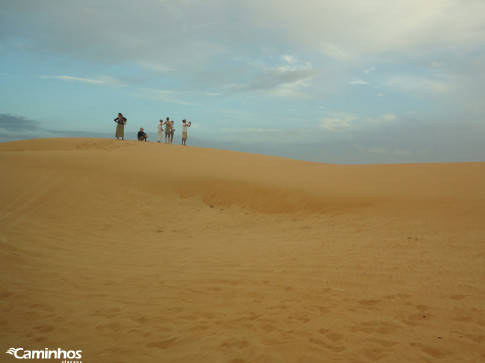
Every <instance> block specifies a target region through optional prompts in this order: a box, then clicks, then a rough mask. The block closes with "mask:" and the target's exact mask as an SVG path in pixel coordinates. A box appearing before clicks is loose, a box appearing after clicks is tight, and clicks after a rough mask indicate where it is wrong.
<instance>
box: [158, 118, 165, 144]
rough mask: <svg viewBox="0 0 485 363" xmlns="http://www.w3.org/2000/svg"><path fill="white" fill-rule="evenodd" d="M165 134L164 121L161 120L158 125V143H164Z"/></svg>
mask: <svg viewBox="0 0 485 363" xmlns="http://www.w3.org/2000/svg"><path fill="white" fill-rule="evenodd" d="M163 134H164V132H163V120H160V122H159V123H158V142H160V141H162V137H163Z"/></svg>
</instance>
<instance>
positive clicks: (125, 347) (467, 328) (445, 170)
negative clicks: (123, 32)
mask: <svg viewBox="0 0 485 363" xmlns="http://www.w3.org/2000/svg"><path fill="white" fill-rule="evenodd" d="M0 160H1V165H2V169H3V170H2V174H1V176H0V186H1V189H0V190H1V193H0V246H1V247H2V248H1V254H0V256H1V257H0V258H1V267H0V270H1V281H2V284H1V290H0V296H1V299H0V307H1V308H2V311H3V312H4V314H3V317H2V322H1V327H2V328H1V330H0V338H1V341H3V342H4V345H5V346H4V348H5V349H4V351H6V350H7V349H8V348H10V347H11V346H16V345H18V346H21V345H24V346H26V347H27V346H31V347H37V348H39V347H40V348H44V347H47V346H52V347H54V346H56V347H57V346H65V347H66V348H69V347H72V348H76V349H82V350H83V360H85V361H91V362H98V361H99V362H101V361H110V362H132V361H140V362H151V361H187V362H188V361H194V360H195V361H208V362H209V361H211V362H213V361H228V362H229V361H233V362H236V361H239V362H244V361H247V362H253V361H274V362H277V361H282V360H286V361H305V362H309V361H315V362H317V361H356V362H357V361H360V362H366V361H373V362H374V361H384V362H385V361H389V362H394V361H433V360H440V361H449V362H454V361H460V360H461V361H480V360H483V359H485V348H484V347H483V339H484V334H483V328H484V327H485V311H484V309H483V303H484V302H485V289H484V286H485V284H484V281H485V267H484V264H483V258H484V256H485V244H484V243H483V238H484V236H485V227H484V225H483V216H484V215H485V189H484V188H483V182H484V181H485V163H449V164H399V165H358V166H350V165H345V166H344V165H330V164H320V163H311V162H303V161H296V160H288V159H283V158H277V157H270V156H264V155H256V154H246V153H237V152H230V151H224V150H214V149H205V148H196V147H181V146H178V145H164V144H157V143H143V142H136V141H120V140H106V139H89V138H65V139H37V140H24V141H17V142H11V143H3V144H0Z"/></svg>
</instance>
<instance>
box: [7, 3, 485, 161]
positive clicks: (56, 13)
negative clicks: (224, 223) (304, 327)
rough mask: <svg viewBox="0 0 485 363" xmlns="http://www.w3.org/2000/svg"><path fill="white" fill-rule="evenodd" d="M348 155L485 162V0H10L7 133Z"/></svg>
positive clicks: (315, 156) (334, 157)
mask: <svg viewBox="0 0 485 363" xmlns="http://www.w3.org/2000/svg"><path fill="white" fill-rule="evenodd" d="M118 112H121V113H123V115H124V116H125V117H126V118H127V120H128V123H127V125H126V127H125V135H126V137H127V139H132V140H134V139H136V133H137V131H138V130H139V128H140V127H144V129H145V131H146V132H147V133H148V135H149V140H151V141H155V140H156V130H157V124H158V122H159V120H160V119H161V118H166V117H170V119H173V120H175V122H176V124H175V128H176V130H177V131H176V136H175V141H177V142H179V140H180V135H181V133H180V132H179V131H180V130H181V126H180V125H181V121H182V120H183V119H186V120H188V121H191V122H192V127H191V129H190V130H189V139H188V144H189V145H194V146H202V147H212V148H221V149H228V150H235V151H244V152H251V153H262V154H268V155H275V156H281V157H285V158H291V159H299V160H307V161H316V162H322V163H335V164H374V163H418V162H419V163H422V162H471V161H485V142H484V140H485V1H484V0H429V1H423V0H342V1H334V0H299V1H294V0H293V1H288V0H264V1H261V0H258V1H256V0H192V1H190V0H173V1H172V0H139V1H132V0H1V1H0V142H5V141H12V140H19V139H27V138H37V137H70V136H76V137H103V138H114V132H115V126H116V125H115V123H114V122H113V119H114V118H115V117H116V115H117V113H118Z"/></svg>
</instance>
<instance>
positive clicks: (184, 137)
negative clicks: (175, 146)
mask: <svg viewBox="0 0 485 363" xmlns="http://www.w3.org/2000/svg"><path fill="white" fill-rule="evenodd" d="M190 125H192V122H190V121H189V123H187V120H183V121H182V145H184V146H187V127H190Z"/></svg>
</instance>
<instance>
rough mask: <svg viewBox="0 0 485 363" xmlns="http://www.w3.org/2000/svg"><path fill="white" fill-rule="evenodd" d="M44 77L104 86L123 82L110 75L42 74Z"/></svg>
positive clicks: (117, 84)
mask: <svg viewBox="0 0 485 363" xmlns="http://www.w3.org/2000/svg"><path fill="white" fill-rule="evenodd" d="M41 78H42V79H58V80H61V81H65V82H79V83H86V84H96V85H104V86H119V85H121V84H122V82H121V81H120V80H119V79H116V78H113V77H108V76H100V77H98V78H82V77H74V76H47V75H44V76H41Z"/></svg>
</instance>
